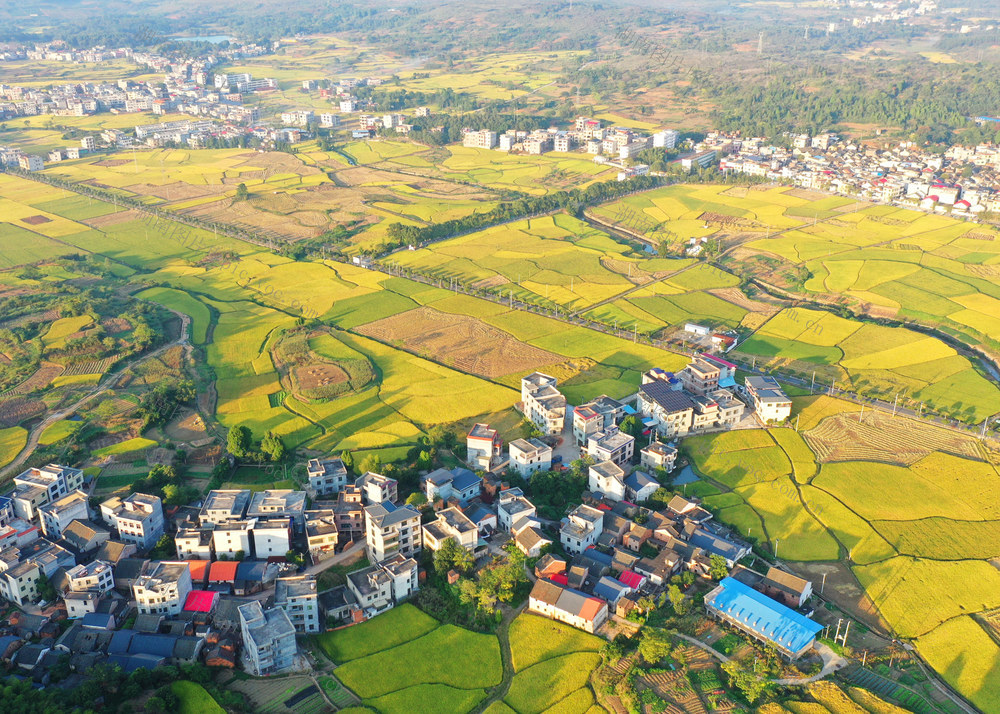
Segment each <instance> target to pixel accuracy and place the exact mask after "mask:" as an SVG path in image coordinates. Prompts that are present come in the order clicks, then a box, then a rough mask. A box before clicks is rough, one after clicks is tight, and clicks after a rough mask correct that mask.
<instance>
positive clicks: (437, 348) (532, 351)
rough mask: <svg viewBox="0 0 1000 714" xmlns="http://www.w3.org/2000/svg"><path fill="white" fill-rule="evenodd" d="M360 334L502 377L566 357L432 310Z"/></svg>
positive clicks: (370, 326)
mask: <svg viewBox="0 0 1000 714" xmlns="http://www.w3.org/2000/svg"><path fill="white" fill-rule="evenodd" d="M358 332H360V333H361V334H364V335H367V336H369V337H375V338H376V339H379V340H382V341H384V342H389V343H392V344H400V345H401V346H402V347H403V348H405V349H407V350H410V351H412V352H415V353H417V354H420V355H426V356H429V357H431V358H433V359H435V360H439V361H441V362H444V363H445V364H448V365H450V366H454V367H456V368H457V369H460V370H462V371H463V372H466V373H469V374H476V375H479V376H481V377H491V378H493V377H502V376H504V375H506V374H512V373H514V372H530V371H532V370H535V369H538V368H540V367H542V366H544V365H551V364H557V363H559V362H562V361H563V360H564V358H563V357H562V356H560V355H557V354H554V353H552V352H547V351H546V350H542V349H539V348H537V347H532V346H531V345H528V344H525V343H524V342H521V341H519V340H516V339H514V338H513V337H512V336H511V335H509V334H508V333H506V332H504V331H503V330H500V329H497V328H495V327H492V326H490V325H487V324H486V323H484V322H481V321H480V320H477V319H476V318H474V317H468V316H466V315H453V314H449V313H444V312H439V311H438V310H434V309H432V308H429V307H420V308H417V309H415V310H409V311H407V312H403V313H400V314H398V315H394V316H392V317H387V318H384V319H382V320H376V321H375V322H370V323H368V324H367V325H362V326H361V327H359V328H358Z"/></svg>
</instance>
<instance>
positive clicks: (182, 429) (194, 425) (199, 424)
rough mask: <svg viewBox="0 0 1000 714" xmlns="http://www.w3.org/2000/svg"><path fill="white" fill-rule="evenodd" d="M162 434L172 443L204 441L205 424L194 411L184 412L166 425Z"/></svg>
mask: <svg viewBox="0 0 1000 714" xmlns="http://www.w3.org/2000/svg"><path fill="white" fill-rule="evenodd" d="M163 431H164V433H165V434H166V435H167V436H168V437H170V438H171V439H172V440H173V441H182V442H188V443H190V442H192V441H197V440H199V439H204V438H205V436H206V432H205V423H204V422H203V421H202V419H201V415H200V414H198V412H195V411H185V412H183V413H182V414H181V415H180V416H178V417H177V418H176V419H174V420H173V421H171V422H170V423H169V424H167V425H166V426H165V427H164V429H163Z"/></svg>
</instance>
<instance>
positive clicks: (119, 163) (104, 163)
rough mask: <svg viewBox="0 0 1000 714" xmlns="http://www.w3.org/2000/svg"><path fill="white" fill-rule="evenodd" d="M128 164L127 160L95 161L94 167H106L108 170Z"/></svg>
mask: <svg viewBox="0 0 1000 714" xmlns="http://www.w3.org/2000/svg"><path fill="white" fill-rule="evenodd" d="M127 163H128V159H105V160H104V161H95V162H94V166H107V167H109V168H111V167H113V166H124V165H125V164H127Z"/></svg>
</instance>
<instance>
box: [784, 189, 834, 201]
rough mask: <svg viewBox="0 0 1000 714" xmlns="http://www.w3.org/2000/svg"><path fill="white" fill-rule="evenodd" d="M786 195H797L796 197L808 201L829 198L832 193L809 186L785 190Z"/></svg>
mask: <svg viewBox="0 0 1000 714" xmlns="http://www.w3.org/2000/svg"><path fill="white" fill-rule="evenodd" d="M785 195H786V196H795V198H804V199H805V200H807V201H819V200H822V199H824V198H829V197H830V194H828V193H823V192H822V191H811V190H809V189H808V188H793V189H789V190H788V191H785Z"/></svg>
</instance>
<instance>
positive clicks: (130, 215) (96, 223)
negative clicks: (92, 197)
mask: <svg viewBox="0 0 1000 714" xmlns="http://www.w3.org/2000/svg"><path fill="white" fill-rule="evenodd" d="M141 217H142V213H140V212H139V211H133V210H132V209H129V210H127V211H119V212H118V213H108V214H106V215H103V216H94V217H93V218H86V219H84V220H83V221H81V223H85V224H86V225H88V226H90V227H92V228H104V227H105V226H114V225H118V224H119V223H127V222H128V221H137V220H139V219H140V218H141Z"/></svg>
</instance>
